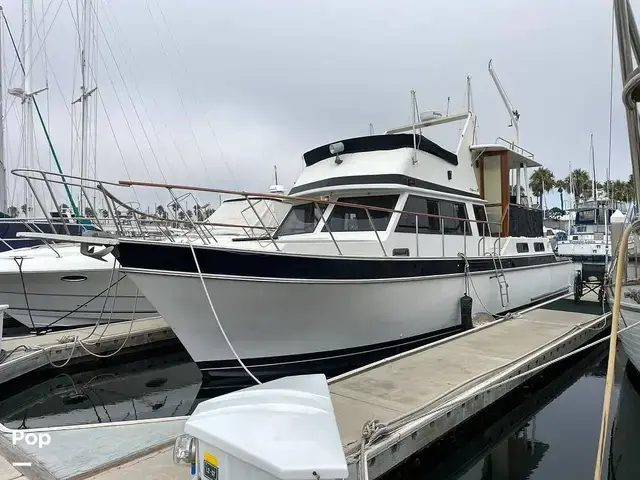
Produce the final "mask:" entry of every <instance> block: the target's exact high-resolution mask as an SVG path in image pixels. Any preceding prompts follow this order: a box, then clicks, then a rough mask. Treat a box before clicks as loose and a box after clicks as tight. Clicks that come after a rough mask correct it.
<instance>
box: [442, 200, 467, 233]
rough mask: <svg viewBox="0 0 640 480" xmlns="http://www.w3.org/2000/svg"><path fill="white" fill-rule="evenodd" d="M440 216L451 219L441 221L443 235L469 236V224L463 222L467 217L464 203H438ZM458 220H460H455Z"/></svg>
mask: <svg viewBox="0 0 640 480" xmlns="http://www.w3.org/2000/svg"><path fill="white" fill-rule="evenodd" d="M438 205H439V208H440V215H442V216H443V217H453V218H444V219H442V221H443V223H444V233H445V234H446V235H465V234H466V235H471V230H470V229H469V222H467V221H465V220H466V219H467V218H468V217H467V209H466V208H465V206H464V203H453V202H445V201H442V200H441V201H439V202H438ZM456 218H460V219H461V220H456Z"/></svg>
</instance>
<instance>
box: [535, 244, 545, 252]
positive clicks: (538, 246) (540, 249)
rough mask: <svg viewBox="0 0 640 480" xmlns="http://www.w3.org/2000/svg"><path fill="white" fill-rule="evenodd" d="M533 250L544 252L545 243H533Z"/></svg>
mask: <svg viewBox="0 0 640 480" xmlns="http://www.w3.org/2000/svg"><path fill="white" fill-rule="evenodd" d="M533 249H534V250H535V251H536V252H544V243H542V242H533Z"/></svg>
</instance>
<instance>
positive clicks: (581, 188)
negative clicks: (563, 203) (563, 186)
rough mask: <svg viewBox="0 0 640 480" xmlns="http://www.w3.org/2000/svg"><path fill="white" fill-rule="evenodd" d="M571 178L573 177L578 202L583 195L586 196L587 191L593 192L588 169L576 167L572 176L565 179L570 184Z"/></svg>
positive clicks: (573, 188)
mask: <svg viewBox="0 0 640 480" xmlns="http://www.w3.org/2000/svg"><path fill="white" fill-rule="evenodd" d="M569 179H571V183H572V185H571V188H572V190H573V196H574V197H575V201H576V203H578V201H579V200H580V197H582V196H583V195H584V196H586V195H587V193H589V192H591V177H590V176H589V172H587V171H586V170H583V169H582V168H576V169H575V170H574V171H573V172H571V176H570V177H567V178H566V179H565V182H567V184H569Z"/></svg>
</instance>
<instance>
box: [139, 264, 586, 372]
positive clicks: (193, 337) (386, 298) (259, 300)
mask: <svg viewBox="0 0 640 480" xmlns="http://www.w3.org/2000/svg"><path fill="white" fill-rule="evenodd" d="M127 271H128V275H129V276H130V277H131V279H132V280H133V281H134V282H135V283H136V284H137V285H138V286H139V287H140V289H141V290H142V292H143V293H144V294H145V295H146V296H147V298H149V299H150V301H151V302H152V304H153V305H154V306H155V307H156V309H157V310H158V312H159V313H160V314H161V315H162V316H163V317H164V318H165V320H166V321H167V322H168V323H169V325H170V326H171V328H172V329H173V331H174V332H175V334H176V335H177V337H178V338H179V339H180V341H181V342H182V344H183V345H184V347H185V348H186V349H187V351H188V352H189V354H190V355H191V357H192V358H193V359H194V361H196V363H198V365H199V366H200V367H201V369H202V370H204V371H207V372H208V373H209V375H210V376H211V377H214V378H218V377H226V376H235V375H238V374H242V371H241V370H240V367H239V365H238V362H237V361H236V359H235V357H234V356H233V354H232V352H231V350H230V348H229V346H228V345H227V343H226V341H225V339H224V337H223V335H222V334H221V331H220V328H219V327H218V324H217V322H216V320H215V319H214V316H213V314H212V309H211V306H210V305H209V302H208V300H207V297H206V295H205V292H204V290H203V287H202V283H201V279H200V277H199V276H198V275H195V274H192V273H176V274H172V273H169V272H157V271H149V270H146V271H143V270H135V271H134V270H129V269H127ZM505 277H506V280H507V282H508V284H509V299H510V301H509V303H508V305H506V306H504V307H503V306H502V304H501V298H500V292H499V288H498V284H497V280H496V278H495V271H485V272H479V273H474V274H472V275H471V277H470V278H471V281H472V286H473V287H475V290H474V288H472V287H471V286H470V288H469V289H470V292H469V295H470V296H471V297H472V298H473V312H474V313H478V312H486V311H489V312H491V313H498V312H502V311H505V310H512V309H517V308H520V307H522V306H524V305H528V304H531V303H535V302H536V301H539V300H541V299H542V298H544V297H547V296H549V295H553V294H558V292H560V291H565V292H567V291H569V287H570V285H571V283H572V278H573V266H572V264H571V263H570V262H557V263H553V264H546V265H538V266H533V267H523V268H513V269H509V270H508V271H506V272H505ZM205 284H206V286H207V289H208V291H209V294H210V296H211V300H212V303H213V305H214V308H215V311H216V313H217V315H218V318H219V320H220V322H221V324H222V326H223V328H224V330H225V332H226V334H227V336H228V338H229V340H230V342H231V344H232V345H233V347H234V349H235V350H236V352H237V353H238V355H239V356H240V357H241V358H242V359H243V360H244V361H245V362H246V363H247V364H248V365H250V366H251V367H250V368H251V369H252V371H254V372H256V373H257V374H259V373H261V372H265V374H267V373H268V372H271V373H275V374H282V375H287V374H292V373H294V372H309V371H310V370H313V369H314V368H316V367H314V366H313V364H314V363H316V364H317V368H319V369H320V370H321V371H326V369H327V368H330V367H329V365H332V367H331V368H333V367H335V368H341V367H351V368H352V367H353V366H356V365H357V364H358V363H361V362H360V359H363V358H364V357H363V356H368V359H369V360H371V359H372V356H379V357H381V358H383V357H384V356H387V355H388V354H389V353H393V350H394V349H400V350H402V349H407V348H408V347H410V346H417V345H418V344H420V343H424V342H425V341H427V340H428V339H429V338H433V336H434V335H438V334H440V335H442V334H445V333H450V332H452V331H456V330H457V329H459V328H460V324H461V316H460V297H462V296H463V295H464V293H465V278H464V274H450V275H436V276H429V277H414V278H409V279H385V280H379V279H374V280H359V281H354V280H342V281H339V280H285V279H269V278H261V279H257V278H240V277H235V278H234V277H231V276H221V275H205ZM167 292H172V293H171V294H170V295H169V294H167ZM176 299H180V301H176ZM483 304H484V306H483ZM377 354H378V355H377Z"/></svg>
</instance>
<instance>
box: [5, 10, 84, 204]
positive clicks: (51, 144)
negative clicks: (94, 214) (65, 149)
mask: <svg viewBox="0 0 640 480" xmlns="http://www.w3.org/2000/svg"><path fill="white" fill-rule="evenodd" d="M1 16H2V18H3V20H4V24H5V26H6V27H7V33H8V34H9V39H10V40H11V44H12V46H13V50H14V52H15V55H16V57H17V58H18V63H19V64H20V68H21V69H22V72H23V73H24V71H25V70H24V64H23V63H22V59H21V58H20V53H19V51H18V46H17V45H16V42H15V39H14V37H13V34H12V33H11V27H9V22H8V21H7V17H6V16H5V15H4V13H2V15H1ZM32 100H33V106H34V107H35V108H36V113H37V114H38V120H40V126H41V127H42V130H43V131H44V135H45V137H46V139H47V143H48V145H49V149H50V150H51V153H52V154H53V158H54V160H55V161H56V166H57V167H58V173H60V175H61V180H62V182H63V183H64V188H65V190H66V192H67V196H68V197H69V203H70V204H71V208H72V210H73V213H75V214H76V216H79V215H78V208H77V207H76V204H75V202H74V201H73V197H72V195H71V191H70V190H69V185H68V184H67V181H66V178H65V177H64V174H63V173H62V167H61V166H60V162H59V161H58V155H57V154H56V151H55V149H54V148H53V143H51V137H50V136H49V131H48V130H47V127H46V125H45V123H44V119H43V118H42V114H41V113H40V107H38V101H37V100H36V99H35V97H32Z"/></svg>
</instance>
